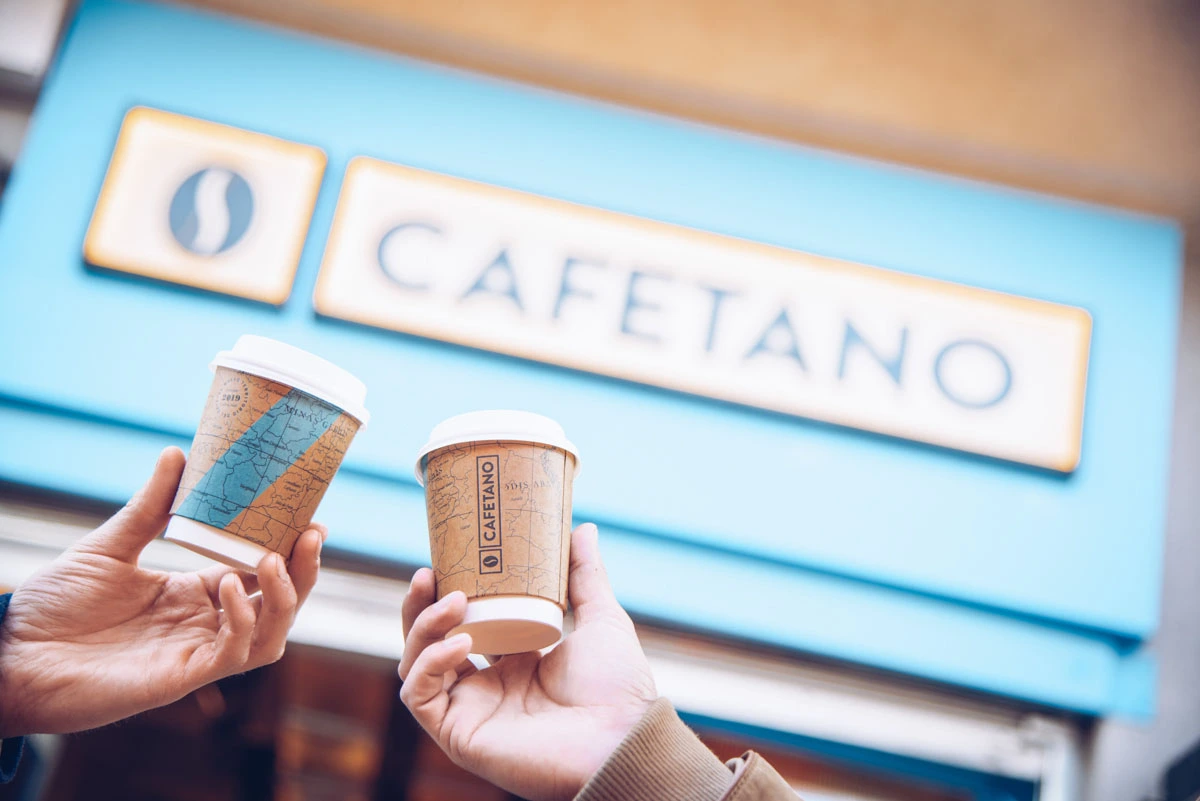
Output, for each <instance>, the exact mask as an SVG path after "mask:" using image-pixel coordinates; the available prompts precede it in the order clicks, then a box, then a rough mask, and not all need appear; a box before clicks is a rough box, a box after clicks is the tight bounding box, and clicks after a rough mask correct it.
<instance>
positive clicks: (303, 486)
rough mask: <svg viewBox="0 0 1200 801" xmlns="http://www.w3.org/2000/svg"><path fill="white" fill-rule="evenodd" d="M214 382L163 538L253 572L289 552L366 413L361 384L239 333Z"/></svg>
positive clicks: (218, 363)
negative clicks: (267, 560)
mask: <svg viewBox="0 0 1200 801" xmlns="http://www.w3.org/2000/svg"><path fill="white" fill-rule="evenodd" d="M209 368H210V369H211V370H212V371H213V382H212V387H211V389H210V391H209V394H208V400H207V402H206V403H205V406H204V412H203V414H202V416H201V418H200V425H199V427H198V428H197V430H196V436H195V438H194V439H193V440H192V447H191V452H190V454H189V456H188V461H187V466H186V468H185V469H184V472H183V478H182V480H181V481H180V484H179V490H178V492H177V493H176V495H175V501H174V503H173V504H172V506H171V519H170V522H169V523H168V524H167V531H166V534H165V535H164V536H165V538H166V539H168V540H171V541H173V542H176V543H179V544H180V545H182V546H184V547H185V548H189V549H190V550H193V551H196V552H198V553H201V554H204V555H206V556H209V557H211V558H212V559H215V560H217V561H218V562H222V563H224V564H227V565H230V566H232V567H237V568H241V569H242V570H249V571H254V570H255V569H256V567H257V565H258V563H259V561H260V560H261V559H262V557H263V556H265V555H266V554H268V553H271V552H275V553H279V554H282V555H283V556H284V557H285V558H286V557H288V556H290V555H291V552H292V547H293V546H294V545H295V544H296V540H297V539H299V537H300V535H301V534H302V533H303V532H304V531H305V529H306V528H307V527H308V526H309V524H310V523H311V522H312V519H313V515H314V513H315V512H316V510H317V506H318V504H320V502H321V498H323V497H324V495H325V491H326V490H327V489H328V488H329V482H330V481H331V480H332V479H333V476H334V474H335V473H336V472H337V470H338V468H339V467H340V466H341V463H342V459H343V457H344V456H345V455H346V449H347V448H349V447H350V442H351V441H352V440H353V439H354V435H355V434H356V433H357V432H358V431H359V429H360V428H362V427H363V426H365V425H366V423H367V419H368V413H367V410H366V408H365V406H364V405H363V404H364V402H365V399H366V394H367V389H366V386H365V385H364V384H363V383H362V382H361V381H359V380H358V379H357V378H355V377H354V376H352V375H351V374H350V373H348V372H346V371H345V370H343V369H341V368H340V367H337V366H336V365H334V364H331V363H330V362H327V361H325V360H324V359H322V358H320V357H319V356H314V355H313V354H311V353H308V352H306V351H303V350H301V349H299V348H296V347H293V346H291V345H288V344H285V343H283V342H277V341H275V340H273V339H267V338H266V337H259V336H249V335H248V336H243V337H241V338H239V339H238V341H237V343H236V344H235V345H234V347H233V349H232V350H228V351H222V352H221V353H218V354H217V356H216V358H214V359H213V362H212V364H210V365H209Z"/></svg>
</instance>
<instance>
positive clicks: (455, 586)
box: [416, 411, 579, 654]
mask: <svg viewBox="0 0 1200 801" xmlns="http://www.w3.org/2000/svg"><path fill="white" fill-rule="evenodd" d="M578 472H579V453H578V451H577V450H576V449H575V446H574V445H572V444H571V443H570V441H568V440H567V437H566V434H565V433H564V432H563V429H562V426H560V425H559V424H558V423H556V422H554V421H553V420H551V419H549V418H547V417H542V416H541V415H537V414H532V413H530V412H516V411H485V412H471V413H469V414H463V415H459V416H457V417H452V418H450V419H449V420H446V421H445V422H443V423H440V424H439V425H437V426H436V427H435V428H434V429H433V432H432V433H431V434H430V436H429V442H427V443H426V444H425V447H423V448H422V449H421V452H420V454H419V455H418V456H417V465H416V474H417V481H418V482H420V483H421V484H422V485H423V486H424V487H425V508H426V512H427V514H428V517H429V550H430V554H431V556H432V562H433V570H434V574H435V576H436V578H437V593H438V598H443V597H445V596H446V595H448V594H449V593H451V592H453V591H455V590H462V591H463V592H464V593H466V595H467V613H466V618H465V619H464V621H463V623H462V625H460V626H458V627H456V628H455V629H454V630H453V631H452V632H451V634H457V633H460V632H466V633H468V634H470V635H471V638H472V640H473V648H474V650H475V651H476V652H477V653H482V654H515V653H521V652H524V651H533V650H537V649H539V648H545V647H547V646H549V645H553V644H554V643H556V642H558V640H559V638H560V637H562V627H563V610H564V609H565V608H566V606H567V568H568V565H569V563H570V552H571V551H570V544H571V539H570V537H571V486H572V482H573V481H574V478H575V475H576V474H577V473H578Z"/></svg>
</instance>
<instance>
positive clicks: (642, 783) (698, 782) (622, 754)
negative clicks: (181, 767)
mask: <svg viewBox="0 0 1200 801" xmlns="http://www.w3.org/2000/svg"><path fill="white" fill-rule="evenodd" d="M732 784H733V773H731V772H730V770H729V768H727V767H726V766H725V765H723V764H721V761H720V760H719V759H717V758H716V756H714V755H713V753H712V752H711V751H709V750H708V748H706V747H705V745H704V743H702V742H700V740H699V739H698V738H697V737H696V735H695V734H693V733H692V730H691V729H689V728H688V727H687V726H686V725H685V724H684V722H683V721H682V720H680V719H679V716H678V715H676V714H675V709H674V708H673V707H672V706H671V703H670V702H669V701H667V700H666V699H665V698H660V699H658V700H657V701H655V702H654V705H653V706H651V707H650V710H649V711H648V712H647V713H646V715H645V717H643V718H642V719H641V720H640V721H639V722H638V723H637V725H636V726H634V727H633V730H632V731H631V732H629V734H628V735H627V736H626V737H625V739H624V740H623V741H622V742H621V744H620V745H619V746H617V749H616V750H615V751H613V753H612V754H611V755H610V756H609V758H608V759H607V760H606V761H605V762H604V764H603V765H601V766H600V770H598V771H596V775H595V776H593V777H592V778H591V780H590V781H588V783H587V784H586V785H584V788H583V790H581V791H580V792H579V795H577V796H576V797H575V801H638V799H655V801H720V799H721V798H723V797H724V796H725V793H726V792H727V791H728V790H729V788H730V786H731V785H732Z"/></svg>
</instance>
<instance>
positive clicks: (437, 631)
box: [398, 590, 467, 679]
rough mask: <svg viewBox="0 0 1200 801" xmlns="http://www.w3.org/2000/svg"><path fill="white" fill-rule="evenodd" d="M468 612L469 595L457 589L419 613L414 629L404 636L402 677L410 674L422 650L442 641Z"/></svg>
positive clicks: (400, 671)
mask: <svg viewBox="0 0 1200 801" xmlns="http://www.w3.org/2000/svg"><path fill="white" fill-rule="evenodd" d="M466 614H467V596H466V595H464V594H463V593H462V592H461V591H459V590H455V591H454V592H452V593H450V594H449V595H447V596H446V597H445V598H443V599H442V600H440V601H438V602H437V603H435V604H434V605H433V606H430V607H428V608H427V609H426V610H425V611H424V612H422V613H421V614H420V615H418V616H417V620H416V622H415V623H413V627H412V630H411V631H410V632H408V636H407V637H405V638H404V654H403V656H402V657H401V659H400V667H399V670H398V672H399V673H400V678H401V679H404V678H405V677H406V676H408V673H409V671H410V670H412V666H413V665H414V664H415V663H416V661H417V659H419V658H420V656H421V652H422V651H424V650H425V649H426V648H429V647H430V646H431V645H433V644H434V643H438V642H441V641H442V639H443V638H445V636H446V635H447V634H448V633H449V632H450V629H452V628H454V627H455V626H457V625H458V624H459V623H462V622H463V617H464V616H465V615H466ZM451 667H453V666H451Z"/></svg>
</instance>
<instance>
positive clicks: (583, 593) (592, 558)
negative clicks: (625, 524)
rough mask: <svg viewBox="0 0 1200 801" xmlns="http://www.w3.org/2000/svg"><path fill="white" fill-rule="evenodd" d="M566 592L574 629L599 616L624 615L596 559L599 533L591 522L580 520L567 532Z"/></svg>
mask: <svg viewBox="0 0 1200 801" xmlns="http://www.w3.org/2000/svg"><path fill="white" fill-rule="evenodd" d="M567 594H568V596H569V597H570V599H571V606H572V607H573V608H574V609H575V625H576V627H577V628H578V627H579V626H585V625H587V623H588V622H589V621H591V620H597V619H600V618H603V617H608V616H613V615H619V616H621V617H627V616H626V615H625V610H623V609H622V608H621V605H620V604H618V603H617V599H616V596H614V595H613V591H612V585H611V584H609V582H608V571H606V570H605V569H604V562H602V561H601V560H600V532H599V530H598V529H597V528H596V526H595V525H594V524H592V523H584V524H583V525H581V526H579V527H578V528H576V529H575V531H574V532H572V534H571V572H570V575H569V577H568V579H567Z"/></svg>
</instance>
